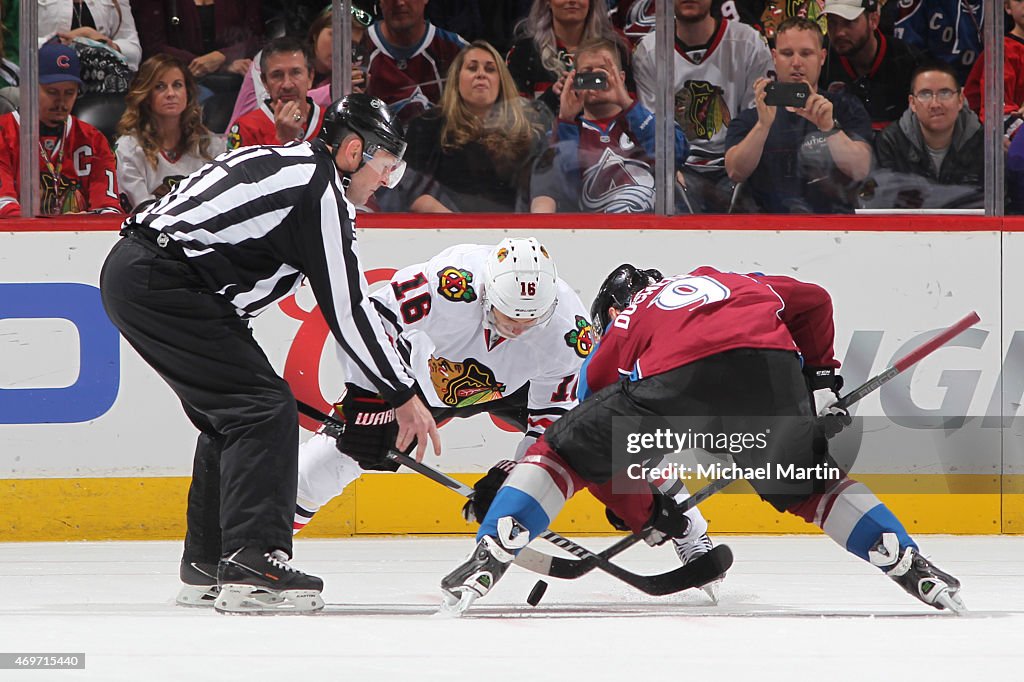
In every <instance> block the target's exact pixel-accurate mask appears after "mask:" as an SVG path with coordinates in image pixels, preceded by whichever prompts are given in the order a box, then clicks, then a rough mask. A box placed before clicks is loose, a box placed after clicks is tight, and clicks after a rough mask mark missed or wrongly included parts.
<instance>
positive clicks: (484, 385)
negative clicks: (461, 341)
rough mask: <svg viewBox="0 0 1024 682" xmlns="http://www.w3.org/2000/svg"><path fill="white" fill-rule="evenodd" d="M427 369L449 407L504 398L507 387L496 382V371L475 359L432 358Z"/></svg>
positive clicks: (439, 395) (431, 380)
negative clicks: (459, 360)
mask: <svg viewBox="0 0 1024 682" xmlns="http://www.w3.org/2000/svg"><path fill="white" fill-rule="evenodd" d="M427 366H428V367H429V368H430V382H431V383H432V384H434V390H435V391H437V397H438V398H440V399H441V402H443V403H444V404H445V405H448V406H449V407H468V406H470V405H475V404H476V403H484V402H487V401H489V400H501V398H502V397H504V393H505V384H503V383H500V382H498V381H497V380H495V378H494V372H493V371H491V369H490V368H489V367H487V366H486V365H484V364H483V363H481V362H479V361H477V360H475V359H473V358H466V360H464V361H462V362H458V361H455V360H448V359H446V358H435V357H433V356H431V357H430V359H429V360H427Z"/></svg>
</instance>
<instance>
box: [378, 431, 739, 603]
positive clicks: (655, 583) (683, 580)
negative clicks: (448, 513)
mask: <svg viewBox="0 0 1024 682" xmlns="http://www.w3.org/2000/svg"><path fill="white" fill-rule="evenodd" d="M388 459H390V460H391V461H393V462H398V463H399V464H401V465H403V466H406V467H409V468H410V469H412V470H413V471H415V472H417V473H420V474H423V475H424V476H426V477H427V478H429V479H430V480H432V481H435V482H437V483H440V484H441V485H443V486H445V487H446V488H449V489H451V490H454V491H455V492H457V493H459V494H460V495H462V496H463V497H469V498H471V497H472V496H473V494H474V490H473V489H472V488H470V487H469V486H468V485H466V484H465V483H462V482H461V481H457V480H455V479H454V478H452V477H451V476H449V475H448V474H446V473H444V472H442V471H438V470H437V469H435V468H434V467H432V466H430V465H428V464H424V463H423V462H417V461H416V460H415V459H414V458H412V457H409V456H408V455H403V454H402V453H400V452H396V451H394V450H392V451H391V452H389V453H388ZM716 483H718V481H716ZM708 487H711V486H708ZM702 492H703V491H702ZM538 537H540V538H542V539H544V540H547V541H548V542H550V543H551V544H553V545H555V546H556V547H561V548H562V549H564V550H566V551H567V552H569V553H571V554H574V555H575V556H577V557H579V558H580V560H585V561H588V562H590V563H591V564H592V565H593V567H594V568H600V569H601V570H602V571H604V572H606V573H608V574H609V575H612V576H614V577H616V578H618V579H619V580H621V581H622V582H624V583H626V584H628V585H631V586H632V587H635V588H636V589H638V590H640V591H641V592H644V593H646V594H650V595H654V596H662V595H666V594H672V593H674V592H679V591H681V590H685V589H689V588H691V587H696V586H698V585H703V584H704V583H707V582H710V581H711V580H714V579H715V578H716V577H718V576H719V575H720V574H722V573H724V572H725V571H726V570H728V568H729V566H731V565H732V552H730V551H729V548H728V547H725V546H724V545H723V546H722V547H721V550H722V551H720V552H719V553H717V554H715V555H713V556H711V557H710V558H709V560H708V561H706V562H703V563H701V564H700V565H696V564H697V562H692V563H690V564H687V565H686V566H680V567H679V568H677V569H675V570H673V571H669V572H667V573H661V574H658V575H649V576H648V575H639V574H636V573H633V572H631V571H627V570H626V569H624V568H622V567H621V566H616V565H615V564H613V563H611V562H610V561H609V560H608V558H607V557H606V556H603V555H602V554H595V553H594V552H591V551H590V550H588V549H587V548H586V547H583V546H582V545H579V544H577V543H576V542H573V541H572V540H570V539H569V538H566V537H563V536H561V535H559V534H558V533H555V532H552V531H549V530H546V531H544V532H543V533H541V534H540V535H538ZM635 537H636V538H637V540H639V539H640V536H635ZM620 551H621V550H620ZM557 558H558V557H553V556H551V555H549V554H545V553H543V552H538V551H536V550H533V549H531V548H530V547H525V548H523V549H522V550H520V552H519V554H518V555H517V556H516V559H515V563H516V565H518V566H521V567H523V568H525V569H528V570H530V571H534V572H536V573H541V574H543V575H549V576H551V577H554V578H568V577H571V576H564V575H558V574H556V573H551V572H548V571H546V570H543V569H544V568H545V567H548V566H551V565H552V564H553V562H554V560H555V559H557ZM538 569H540V570H538Z"/></svg>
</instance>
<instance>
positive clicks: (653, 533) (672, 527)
mask: <svg viewBox="0 0 1024 682" xmlns="http://www.w3.org/2000/svg"><path fill="white" fill-rule="evenodd" d="M652 492H653V494H654V509H652V510H651V518H650V519H648V521H647V523H646V524H645V525H644V527H643V529H642V530H641V535H643V536H644V541H645V542H646V543H647V544H649V545H651V546H654V545H660V544H661V543H663V542H665V541H666V540H668V539H669V538H681V537H683V536H685V535H686V531H688V530H689V529H690V519H688V518H687V517H686V515H685V514H684V513H683V512H682V511H680V509H679V507H678V506H677V505H676V503H675V500H673V499H672V498H671V497H669V496H668V495H665V494H663V493H661V492H660V491H659V490H657V489H653V490H652ZM604 515H605V516H606V517H607V518H608V523H610V524H612V528H614V529H615V530H621V531H623V532H626V533H630V532H632V531H633V529H632V528H630V527H629V525H628V524H627V523H626V522H625V521H623V520H622V519H621V518H619V515H618V514H616V513H615V512H613V511H612V510H611V508H610V507H605V508H604Z"/></svg>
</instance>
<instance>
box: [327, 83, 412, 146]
mask: <svg viewBox="0 0 1024 682" xmlns="http://www.w3.org/2000/svg"><path fill="white" fill-rule="evenodd" d="M350 132H351V133H355V134H356V135H358V136H359V137H360V138H362V140H363V152H364V153H365V154H367V155H369V156H373V155H374V153H376V152H377V150H379V149H383V150H384V151H386V152H390V153H391V154H394V155H395V156H396V157H398V158H399V159H401V158H402V157H403V156H404V155H405V134H404V133H403V132H402V125H401V124H400V123H399V122H398V119H396V118H395V116H394V115H393V114H392V113H391V111H390V110H389V109H388V105H387V104H385V103H384V102H383V101H382V100H380V99H377V98H376V97H370V96H369V95H365V94H362V93H352V94H351V95H346V96H345V97H342V98H341V99H339V100H335V101H334V102H332V103H331V106H329V107H328V108H327V111H326V112H324V125H323V127H322V128H321V129H320V134H319V135H317V137H318V138H319V139H320V140H322V141H323V142H324V143H325V144H328V145H330V146H331V147H334V146H337V144H338V143H339V142H341V141H342V140H343V139H344V138H345V135H347V134H348V133H350Z"/></svg>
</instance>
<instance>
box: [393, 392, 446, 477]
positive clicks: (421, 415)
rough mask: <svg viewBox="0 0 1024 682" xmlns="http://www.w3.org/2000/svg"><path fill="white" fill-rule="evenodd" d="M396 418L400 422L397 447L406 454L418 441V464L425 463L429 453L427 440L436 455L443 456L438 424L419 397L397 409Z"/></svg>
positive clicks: (416, 456)
mask: <svg viewBox="0 0 1024 682" xmlns="http://www.w3.org/2000/svg"><path fill="white" fill-rule="evenodd" d="M395 418H396V419H397V420H398V438H397V440H396V441H395V446H396V447H397V449H398V450H399V451H401V452H404V451H405V449H406V448H407V447H409V444H410V443H412V442H413V441H416V454H415V455H414V457H415V458H416V461H417V462H422V461H423V455H424V454H426V452H427V439H430V444H431V446H432V447H433V448H434V454H435V455H437V456H440V455H441V436H440V434H438V432H437V424H435V423H434V417H433V416H432V415H431V414H430V410H428V409H427V406H426V405H424V404H423V401H422V400H420V399H419V397H418V396H413V397H412V398H410V399H409V400H407V401H406V402H405V403H404V404H403V405H401V406H399V407H396V408H395Z"/></svg>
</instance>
